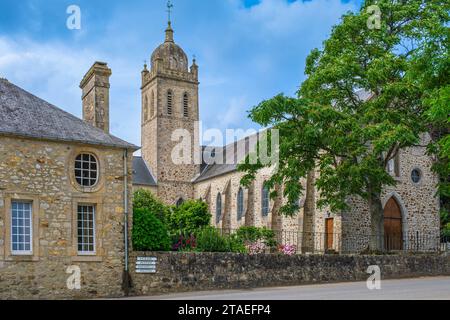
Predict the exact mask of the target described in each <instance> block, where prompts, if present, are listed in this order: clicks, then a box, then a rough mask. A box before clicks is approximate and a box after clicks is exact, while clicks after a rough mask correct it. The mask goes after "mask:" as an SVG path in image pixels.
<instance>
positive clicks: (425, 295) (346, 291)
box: [133, 277, 450, 301]
mask: <svg viewBox="0 0 450 320" xmlns="http://www.w3.org/2000/svg"><path fill="white" fill-rule="evenodd" d="M133 299H138V300H224V301H226V300H398V299H400V300H450V277H435V278H418V279H403V280H382V281H381V289H380V290H369V289H367V285H366V282H353V283H335V284H320V285H307V286H297V287H279V288H263V289H251V290H227V291H203V292H192V293H179V294H171V295H162V296H151V297H137V298H133Z"/></svg>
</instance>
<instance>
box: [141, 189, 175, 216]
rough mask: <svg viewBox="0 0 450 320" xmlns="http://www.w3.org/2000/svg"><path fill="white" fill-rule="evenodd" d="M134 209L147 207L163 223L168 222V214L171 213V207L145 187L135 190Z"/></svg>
mask: <svg viewBox="0 0 450 320" xmlns="http://www.w3.org/2000/svg"><path fill="white" fill-rule="evenodd" d="M133 209H147V210H148V211H150V212H152V213H153V214H154V215H155V216H156V217H157V218H158V219H159V220H160V221H161V222H163V223H165V222H166V219H167V216H168V215H169V207H167V206H166V205H165V204H164V203H162V202H161V201H159V200H158V199H156V197H155V196H154V195H153V194H152V193H151V192H150V191H148V190H145V189H138V190H136V191H135V192H134V195H133Z"/></svg>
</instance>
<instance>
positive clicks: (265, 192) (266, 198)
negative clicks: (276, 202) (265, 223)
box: [261, 186, 270, 217]
mask: <svg viewBox="0 0 450 320" xmlns="http://www.w3.org/2000/svg"><path fill="white" fill-rule="evenodd" d="M269 204H270V194H269V188H268V187H267V186H264V187H263V189H262V192H261V211H262V215H263V217H267V216H268V215H269Z"/></svg>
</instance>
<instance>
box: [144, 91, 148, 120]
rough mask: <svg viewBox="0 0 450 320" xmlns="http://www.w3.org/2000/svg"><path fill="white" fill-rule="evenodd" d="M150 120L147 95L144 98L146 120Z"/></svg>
mask: <svg viewBox="0 0 450 320" xmlns="http://www.w3.org/2000/svg"><path fill="white" fill-rule="evenodd" d="M147 120H148V98H147V96H145V98H144V121H147Z"/></svg>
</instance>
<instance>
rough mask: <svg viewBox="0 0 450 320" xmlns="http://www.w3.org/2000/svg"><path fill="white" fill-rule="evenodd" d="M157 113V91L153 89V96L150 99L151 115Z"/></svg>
mask: <svg viewBox="0 0 450 320" xmlns="http://www.w3.org/2000/svg"><path fill="white" fill-rule="evenodd" d="M154 115H155V91H152V97H151V101H150V117H153V116H154Z"/></svg>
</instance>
